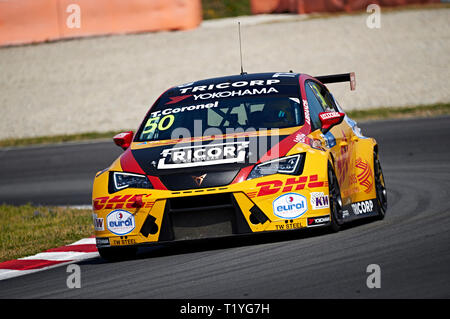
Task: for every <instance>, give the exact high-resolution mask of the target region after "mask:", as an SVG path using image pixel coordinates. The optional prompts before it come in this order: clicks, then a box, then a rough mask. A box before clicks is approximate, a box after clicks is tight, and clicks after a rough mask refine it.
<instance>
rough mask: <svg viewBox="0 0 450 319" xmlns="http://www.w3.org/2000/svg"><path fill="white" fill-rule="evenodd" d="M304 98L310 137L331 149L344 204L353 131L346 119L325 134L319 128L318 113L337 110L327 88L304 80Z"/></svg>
mask: <svg viewBox="0 0 450 319" xmlns="http://www.w3.org/2000/svg"><path fill="white" fill-rule="evenodd" d="M305 92H306V98H307V100H308V105H309V113H310V117H311V134H310V137H311V138H313V139H318V140H320V141H321V142H322V145H323V146H324V147H326V148H329V149H330V150H331V153H332V154H333V157H334V159H335V170H336V176H337V178H338V181H339V185H340V188H341V193H342V199H343V201H344V204H347V202H348V203H349V202H350V201H351V200H350V197H349V196H350V195H351V186H352V182H351V180H350V175H352V174H353V169H352V167H353V166H352V162H353V160H354V159H353V155H352V154H353V152H352V150H353V136H352V135H353V131H352V129H351V127H350V126H349V125H348V124H347V122H346V121H343V122H342V123H341V124H338V125H336V126H334V127H333V128H332V129H331V130H330V131H328V132H327V133H326V134H323V133H322V132H321V130H320V128H321V122H320V119H319V113H321V112H333V111H335V112H339V109H338V108H337V106H336V104H335V103H334V99H333V97H332V95H331V94H330V92H329V91H328V89H327V88H326V87H325V86H323V85H322V84H320V83H319V82H316V81H313V80H307V81H305Z"/></svg>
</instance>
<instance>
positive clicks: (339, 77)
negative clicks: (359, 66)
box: [315, 72, 356, 91]
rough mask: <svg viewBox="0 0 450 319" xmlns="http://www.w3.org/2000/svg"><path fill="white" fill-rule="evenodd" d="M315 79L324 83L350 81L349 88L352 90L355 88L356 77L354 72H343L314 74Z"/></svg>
mask: <svg viewBox="0 0 450 319" xmlns="http://www.w3.org/2000/svg"><path fill="white" fill-rule="evenodd" d="M315 78H316V79H317V80H319V81H320V82H322V83H323V84H326V83H338V82H350V90H352V91H354V90H355V88H356V78H355V72H350V73H343V74H332V75H321V76H315Z"/></svg>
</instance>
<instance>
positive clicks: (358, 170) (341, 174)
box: [92, 122, 376, 246]
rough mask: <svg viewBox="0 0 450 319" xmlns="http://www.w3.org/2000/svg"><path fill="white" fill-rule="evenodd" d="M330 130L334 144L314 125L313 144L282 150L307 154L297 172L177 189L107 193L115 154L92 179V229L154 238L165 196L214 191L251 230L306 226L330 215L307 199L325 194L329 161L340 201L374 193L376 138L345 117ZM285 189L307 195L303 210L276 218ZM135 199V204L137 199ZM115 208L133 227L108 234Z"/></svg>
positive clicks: (126, 239) (137, 240)
mask: <svg viewBox="0 0 450 319" xmlns="http://www.w3.org/2000/svg"><path fill="white" fill-rule="evenodd" d="M294 131H295V130H294ZM331 133H332V134H333V136H334V138H335V145H333V146H332V147H331V148H328V146H329V145H327V141H326V139H325V138H324V136H323V135H322V133H321V132H320V130H316V131H314V132H312V133H311V134H309V135H308V136H307V137H308V138H310V140H311V141H313V142H314V143H313V145H311V144H307V143H304V142H299V143H297V144H296V145H295V146H294V147H293V148H291V149H290V151H289V152H288V153H287V154H286V156H289V155H293V154H297V153H305V154H306V157H305V162H304V169H303V172H302V174H301V175H300V176H293V175H285V174H275V175H270V176H265V177H260V178H255V179H251V180H245V181H241V182H238V183H234V184H230V185H228V186H223V187H215V188H198V189H191V190H189V189H188V190H181V191H171V190H158V189H133V188H127V189H124V190H121V191H118V192H115V193H113V194H109V193H108V178H109V174H108V171H116V172H121V171H123V169H122V167H121V165H120V160H119V159H117V160H116V161H115V162H114V163H113V164H112V165H111V166H110V167H109V168H108V169H107V170H105V171H102V172H99V173H97V177H96V178H95V180H94V185H93V193H92V199H93V208H94V216H93V217H94V224H95V226H96V227H95V229H96V230H95V235H96V237H97V238H109V245H110V246H120V245H136V244H144V243H155V242H158V241H159V236H160V231H161V228H162V225H161V223H162V220H163V215H164V212H165V205H166V201H167V199H170V198H174V197H177V198H179V197H188V196H200V195H205V194H219V193H232V196H233V197H234V199H235V201H236V203H237V204H238V205H239V208H240V210H241V212H242V215H243V217H244V218H245V221H246V222H247V224H248V226H249V227H250V229H251V231H252V232H255V233H257V232H264V231H285V230H291V229H298V228H305V227H308V218H310V217H318V216H322V217H323V216H330V209H329V208H328V207H326V208H318V209H312V205H311V196H312V195H311V193H314V194H316V193H323V195H324V196H328V195H329V188H328V173H327V167H328V163H331V164H332V166H333V167H334V170H335V173H336V176H337V178H338V180H339V186H340V189H341V195H342V200H343V204H344V205H349V204H351V203H355V202H361V201H365V200H369V199H374V198H375V197H376V194H375V182H374V174H373V172H374V167H373V151H374V147H375V146H376V141H375V140H374V139H372V138H365V137H362V136H360V135H357V134H355V133H354V132H353V130H352V128H351V127H350V126H349V125H348V124H347V123H346V122H343V123H341V124H340V125H337V126H335V127H333V128H332V129H331ZM161 143H167V144H173V142H172V141H163V142H159V144H158V145H161ZM143 147H154V145H152V144H150V143H149V144H148V145H142V143H140V144H139V145H138V144H137V143H133V144H132V145H131V148H132V149H138V148H143ZM288 193H295V194H299V195H302V196H304V197H305V198H306V202H307V204H308V207H307V211H306V212H305V213H304V214H302V215H301V216H299V217H297V218H293V219H285V218H280V217H278V216H277V215H275V213H274V208H273V203H274V201H275V200H276V199H277V198H278V197H279V196H281V195H283V194H288ZM137 199H138V200H137ZM137 201H138V202H139V205H136V202H137ZM254 205H256V206H257V207H258V208H259V209H260V210H261V211H262V212H263V213H264V214H265V215H266V216H267V218H268V220H266V221H265V222H264V223H252V221H251V218H250V214H251V212H250V209H251V208H252V207H253V206H254ZM117 209H121V210H124V211H127V212H129V213H131V214H132V215H133V216H134V221H135V227H134V229H133V230H132V231H130V232H129V233H127V234H125V235H122V236H119V235H116V234H113V233H112V232H110V231H109V230H108V227H107V225H105V224H106V220H107V215H108V214H110V213H111V212H112V211H114V210H117ZM149 215H151V216H153V218H154V219H155V221H154V223H155V224H156V225H157V226H158V231H157V232H156V233H154V234H151V233H150V234H148V236H144V235H143V234H141V233H140V229H141V228H142V226H143V224H144V221H145V220H146V219H147V217H148V216H149Z"/></svg>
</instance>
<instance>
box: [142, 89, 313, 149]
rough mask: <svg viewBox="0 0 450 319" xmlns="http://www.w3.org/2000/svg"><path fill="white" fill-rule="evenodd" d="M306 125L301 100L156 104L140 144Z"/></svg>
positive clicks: (273, 98)
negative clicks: (142, 142)
mask: <svg viewBox="0 0 450 319" xmlns="http://www.w3.org/2000/svg"><path fill="white" fill-rule="evenodd" d="M189 100H190V102H189ZM168 104H169V105H168ZM303 123H304V118H303V112H302V108H301V105H300V100H299V98H298V97H297V98H296V97H289V96H281V95H276V96H260V97H255V96H253V97H233V98H227V99H216V100H212V99H211V100H201V101H195V100H192V99H186V100H183V101H181V102H177V103H174V102H173V101H171V102H170V103H166V104H163V103H159V104H158V105H156V106H155V107H154V108H153V109H152V111H151V112H150V113H149V114H148V115H147V117H146V119H145V120H144V122H143V124H142V127H141V128H140V130H139V135H138V136H139V137H138V141H155V140H168V139H178V138H186V137H200V136H212V135H221V134H230V133H235V132H243V131H252V130H253V131H254V130H266V129H273V128H286V127H294V126H300V125H303Z"/></svg>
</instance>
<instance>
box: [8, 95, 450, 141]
mask: <svg viewBox="0 0 450 319" xmlns="http://www.w3.org/2000/svg"><path fill="white" fill-rule="evenodd" d="M347 114H348V116H350V117H351V118H352V119H354V120H356V121H363V120H381V119H388V118H411V117H430V116H439V115H448V114H450V103H437V104H432V105H419V106H409V107H382V108H374V109H368V110H350V111H348V112H347ZM125 131H129V129H123V130H117V131H109V132H104V133H99V132H91V133H81V134H73V135H56V136H41V137H31V138H18V139H13V138H10V139H4V140H0V147H14V146H29V145H40V144H55V143H63V142H76V141H87V140H94V139H111V143H112V137H113V136H114V135H116V134H117V133H119V132H125Z"/></svg>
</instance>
